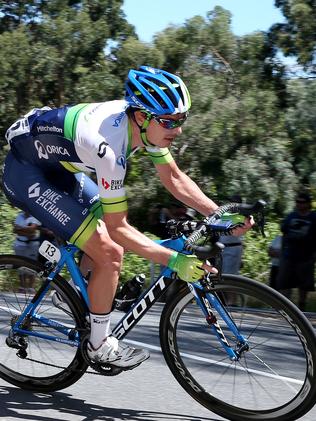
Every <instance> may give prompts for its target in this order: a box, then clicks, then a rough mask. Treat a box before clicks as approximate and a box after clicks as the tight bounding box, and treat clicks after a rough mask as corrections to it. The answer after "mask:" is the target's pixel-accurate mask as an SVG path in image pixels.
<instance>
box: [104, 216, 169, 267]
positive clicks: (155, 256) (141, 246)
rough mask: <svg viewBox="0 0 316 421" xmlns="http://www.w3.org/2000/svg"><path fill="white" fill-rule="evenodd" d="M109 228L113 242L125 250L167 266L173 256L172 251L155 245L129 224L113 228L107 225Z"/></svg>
mask: <svg viewBox="0 0 316 421" xmlns="http://www.w3.org/2000/svg"><path fill="white" fill-rule="evenodd" d="M107 228H108V231H109V235H110V237H111V238H112V240H113V241H115V242H116V243H118V244H120V245H121V246H122V247H124V249H125V250H127V251H132V252H133V253H135V254H138V255H139V256H142V257H144V258H145V259H148V260H152V261H153V262H155V263H159V264H161V265H164V266H167V264H168V261H169V259H170V256H171V255H172V254H173V252H172V250H169V249H167V248H165V247H162V246H160V245H159V244H157V243H155V242H154V241H152V240H151V239H150V238H148V237H146V236H145V235H144V234H142V233H141V232H139V231H138V230H137V229H136V228H134V227H132V226H131V225H129V224H128V223H127V222H125V223H124V224H122V225H119V226H113V227H111V226H109V225H108V224H107Z"/></svg>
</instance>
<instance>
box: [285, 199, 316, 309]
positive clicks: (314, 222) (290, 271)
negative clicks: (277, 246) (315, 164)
mask: <svg viewBox="0 0 316 421" xmlns="http://www.w3.org/2000/svg"><path fill="white" fill-rule="evenodd" d="M281 231H282V232H283V241H282V250H281V256H280V269H279V275H278V278H277V289H278V290H280V291H281V292H282V293H283V294H284V295H286V296H287V297H288V298H291V292H292V291H291V290H292V288H298V289H299V301H298V306H299V308H300V309H301V310H303V311H304V310H305V309H306V300H307V295H308V291H314V267H315V254H316V212H314V211H312V210H311V197H310V196H309V194H307V193H300V194H298V196H297V197H296V206H295V210H294V211H293V212H291V213H290V214H289V215H287V217H286V218H285V219H284V221H283V222H282V224H281Z"/></svg>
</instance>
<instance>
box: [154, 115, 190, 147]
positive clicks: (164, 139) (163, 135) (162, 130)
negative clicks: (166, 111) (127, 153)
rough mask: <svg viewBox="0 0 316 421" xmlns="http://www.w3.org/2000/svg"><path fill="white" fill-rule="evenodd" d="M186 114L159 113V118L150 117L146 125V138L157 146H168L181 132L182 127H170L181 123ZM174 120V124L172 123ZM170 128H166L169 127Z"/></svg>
mask: <svg viewBox="0 0 316 421" xmlns="http://www.w3.org/2000/svg"><path fill="white" fill-rule="evenodd" d="M185 119H186V114H185V113H182V114H176V115H161V116H159V118H158V117H157V118H156V119H155V118H152V119H151V120H150V123H149V125H148V127H147V139H148V140H149V142H150V143H151V144H153V145H156V146H158V147H159V148H168V147H169V146H170V145H171V143H172V142H173V140H174V139H175V138H176V137H177V136H179V135H180V134H181V133H182V127H181V126H180V125H179V127H172V126H174V125H177V123H178V122H179V123H178V124H183V123H184V121H185ZM173 122H175V124H173ZM170 126H171V128H167V127H170Z"/></svg>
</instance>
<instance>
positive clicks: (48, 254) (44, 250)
mask: <svg viewBox="0 0 316 421" xmlns="http://www.w3.org/2000/svg"><path fill="white" fill-rule="evenodd" d="M38 252H39V253H40V254H41V255H42V256H44V257H45V259H47V260H49V261H50V262H52V263H57V262H58V261H59V259H60V257H61V254H60V250H59V248H58V247H56V246H55V245H54V244H52V243H50V242H49V241H47V240H45V241H43V242H42V244H41V246H40V248H39V249H38Z"/></svg>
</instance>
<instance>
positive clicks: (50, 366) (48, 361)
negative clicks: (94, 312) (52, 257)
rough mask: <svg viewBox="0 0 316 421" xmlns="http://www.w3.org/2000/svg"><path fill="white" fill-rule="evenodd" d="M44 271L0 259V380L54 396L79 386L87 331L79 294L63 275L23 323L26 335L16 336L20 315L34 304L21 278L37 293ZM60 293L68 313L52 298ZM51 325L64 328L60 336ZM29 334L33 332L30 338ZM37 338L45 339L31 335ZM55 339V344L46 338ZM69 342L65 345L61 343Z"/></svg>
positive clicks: (22, 261) (30, 263)
mask: <svg viewBox="0 0 316 421" xmlns="http://www.w3.org/2000/svg"><path fill="white" fill-rule="evenodd" d="M43 269H44V268H43V266H42V265H41V264H39V263H37V262H35V261H33V260H30V259H26V258H24V257H19V256H9V255H4V256H0V377H2V378H3V379H4V380H6V381H7V382H9V383H11V384H14V385H15V386H18V387H20V388H22V389H28V390H33V391H38V392H51V391H54V390H59V389H63V388H65V387H68V386H70V385H71V384H73V383H75V382H76V381H77V380H78V379H79V378H80V377H81V376H82V375H83V374H84V372H85V371H86V369H87V364H86V362H85V361H84V359H83V357H82V355H81V352H80V349H79V347H78V346H74V345H73V344H72V343H71V341H75V342H80V340H81V337H82V336H83V335H84V334H85V333H86V331H87V325H86V321H85V311H84V308H83V305H82V303H81V302H80V300H79V298H78V296H77V294H76V293H75V292H74V291H73V289H72V288H71V287H70V286H69V285H68V283H67V281H66V280H65V279H63V278H61V277H60V276H58V277H56V278H55V279H54V281H51V282H50V285H49V288H48V290H47V291H46V293H45V295H44V296H43V297H42V299H41V301H40V303H39V305H38V306H37V307H36V310H35V315H33V316H30V317H28V318H27V319H25V320H24V321H23V322H22V327H23V329H24V330H25V331H26V333H25V334H23V335H22V334H20V333H18V334H14V333H13V332H12V329H11V328H12V326H13V325H14V324H15V323H16V321H17V319H18V318H19V316H20V315H21V313H22V311H23V310H24V309H25V308H26V307H27V305H29V304H30V303H31V300H32V299H33V297H34V291H33V290H32V289H31V288H21V287H20V285H21V279H22V278H23V279H24V280H25V278H26V277H27V278H28V281H29V279H31V283H32V288H34V289H35V290H39V288H40V287H41V285H42V284H43V282H44V281H43V279H41V278H40V276H39V274H40V272H41V271H42V270H43ZM56 292H57V293H58V295H59V297H61V298H62V302H63V303H64V309H60V308H57V307H56V306H55V305H54V304H53V301H52V296H53V295H54V294H55V293H56ZM47 320H50V321H54V322H56V325H57V324H61V325H63V326H64V327H65V329H64V332H61V331H58V330H57V329H56V327H54V326H53V325H52V324H51V325H50V326H48V325H47ZM27 332H30V334H28V333H27ZM32 333H38V334H40V335H41V336H42V337H36V336H31V334H32ZM45 335H46V336H54V337H55V338H56V341H52V340H48V339H45ZM65 339H66V340H69V341H70V342H69V343H67V344H66V343H62V342H60V341H61V340H65Z"/></svg>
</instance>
